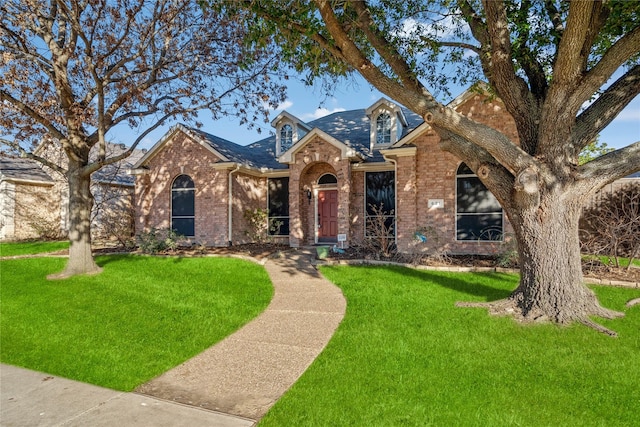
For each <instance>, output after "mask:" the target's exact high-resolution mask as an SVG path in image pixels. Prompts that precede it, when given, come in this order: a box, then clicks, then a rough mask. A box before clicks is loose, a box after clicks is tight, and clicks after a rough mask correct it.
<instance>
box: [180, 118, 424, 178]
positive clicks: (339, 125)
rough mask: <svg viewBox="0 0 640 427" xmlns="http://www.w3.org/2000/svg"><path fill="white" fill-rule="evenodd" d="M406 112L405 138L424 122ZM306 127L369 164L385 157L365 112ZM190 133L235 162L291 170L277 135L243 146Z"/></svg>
mask: <svg viewBox="0 0 640 427" xmlns="http://www.w3.org/2000/svg"><path fill="white" fill-rule="evenodd" d="M403 113H404V115H405V118H406V119H407V123H408V127H407V128H405V130H404V134H403V135H402V136H405V135H406V134H407V133H409V132H410V131H412V130H413V129H415V128H416V127H418V126H419V125H420V124H422V122H423V120H422V118H421V117H420V116H418V115H417V114H415V113H413V112H412V111H410V110H407V109H404V108H403ZM306 124H307V125H308V127H309V128H311V129H313V128H318V129H320V130H321V131H323V132H325V133H326V134H328V135H331V136H332V137H334V138H336V139H337V140H339V141H341V142H343V143H344V144H346V145H347V146H349V147H351V148H353V149H354V150H356V151H357V152H358V153H359V154H361V155H362V157H363V158H364V159H365V161H366V162H367V161H368V162H375V161H383V158H382V155H381V154H380V153H379V152H378V151H375V152H373V153H372V152H371V150H370V149H369V146H370V141H371V140H370V138H371V137H370V126H371V124H370V121H369V118H368V117H367V115H366V113H365V110H364V109H360V110H351V111H342V112H338V113H333V114H330V115H328V116H325V117H321V118H319V119H316V120H313V121H311V122H308V123H306ZM189 130H191V131H192V132H194V133H196V134H198V135H199V136H201V137H202V138H204V139H205V140H206V141H207V142H208V143H209V144H210V145H211V147H212V148H213V149H215V150H216V151H218V152H219V153H220V154H222V155H223V156H225V157H227V158H228V159H229V160H230V161H232V162H237V163H242V164H246V165H248V166H251V167H255V168H268V169H287V167H288V166H287V165H286V164H282V163H280V162H278V160H277V159H276V153H275V147H276V137H275V136H274V135H271V136H269V137H267V138H264V139H261V140H259V141H256V142H254V143H253V144H250V145H247V146H242V145H238V144H236V143H233V142H231V141H228V140H226V139H223V138H219V137H217V136H215V135H211V134H209V133H207V132H203V131H201V130H199V129H193V128H189Z"/></svg>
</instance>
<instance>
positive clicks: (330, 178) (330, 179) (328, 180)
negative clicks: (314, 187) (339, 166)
mask: <svg viewBox="0 0 640 427" xmlns="http://www.w3.org/2000/svg"><path fill="white" fill-rule="evenodd" d="M337 183H338V179H337V178H336V176H335V175H334V174H331V173H325V174H324V175H322V176H321V177H320V178H319V179H318V184H320V185H322V184H337Z"/></svg>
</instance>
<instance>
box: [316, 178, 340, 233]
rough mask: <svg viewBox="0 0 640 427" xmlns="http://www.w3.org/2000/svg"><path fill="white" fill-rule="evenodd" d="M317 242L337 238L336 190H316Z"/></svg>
mask: <svg viewBox="0 0 640 427" xmlns="http://www.w3.org/2000/svg"><path fill="white" fill-rule="evenodd" d="M317 226H318V243H329V242H336V241H337V239H338V190H318V224H317Z"/></svg>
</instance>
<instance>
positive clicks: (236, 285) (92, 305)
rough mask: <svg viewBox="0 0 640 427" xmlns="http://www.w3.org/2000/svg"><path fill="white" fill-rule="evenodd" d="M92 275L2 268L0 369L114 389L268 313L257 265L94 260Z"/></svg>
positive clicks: (28, 265)
mask: <svg viewBox="0 0 640 427" xmlns="http://www.w3.org/2000/svg"><path fill="white" fill-rule="evenodd" d="M97 261H98V264H100V265H101V266H102V267H104V271H103V272H102V273H101V274H99V275H96V276H84V277H75V278H71V279H67V280H61V281H47V280H46V279H45V277H46V275H47V274H50V273H54V272H57V271H60V270H62V268H63V266H64V263H65V262H66V259H57V258H34V259H22V260H5V261H0V271H1V274H0V280H1V283H0V298H1V299H0V332H1V333H0V361H2V363H8V364H12V365H17V366H23V367H26V368H29V369H34V370H38V371H43V372H47V373H50V374H54V375H60V376H63V377H67V378H72V379H76V380H79V381H84V382H88V383H92V384H97V385H101V386H104V387H110V388H113V389H118V390H125V391H128V390H132V389H133V388H135V387H136V386H137V385H139V384H141V383H143V382H145V381H147V380H149V379H151V378H153V377H155V376H157V375H159V374H161V373H162V372H164V371H166V370H168V369H170V368H172V367H174V366H176V365H178V364H179V363H181V362H183V361H184V360H186V359H188V358H190V357H192V356H194V355H196V354H198V353H200V352H201V351H202V350H204V349H206V348H207V347H209V346H211V345H213V344H214V343H216V342H218V341H220V340H221V339H223V338H224V337H225V336H227V335H229V334H230V333H232V332H233V331H235V330H237V329H238V328H239V327H240V326H242V325H243V324H245V323H246V322H248V321H249V320H251V319H252V318H254V317H255V316H256V315H258V314H259V313H260V312H261V311H263V310H264V309H265V308H266V306H267V305H268V303H269V301H270V299H271V296H272V293H273V287H272V285H271V282H270V280H269V277H268V275H267V273H266V272H265V271H264V268H262V267H261V266H259V265H256V264H253V263H250V262H247V261H243V260H237V259H226V258H152V257H143V256H109V257H99V258H97Z"/></svg>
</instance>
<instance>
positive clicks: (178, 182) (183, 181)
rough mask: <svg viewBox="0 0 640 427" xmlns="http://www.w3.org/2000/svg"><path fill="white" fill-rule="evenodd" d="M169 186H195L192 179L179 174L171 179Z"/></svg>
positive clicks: (174, 187) (175, 187)
mask: <svg viewBox="0 0 640 427" xmlns="http://www.w3.org/2000/svg"><path fill="white" fill-rule="evenodd" d="M171 188H173V189H178V188H195V186H194V185H193V180H192V179H191V178H190V177H189V176H188V175H180V176H179V177H177V178H176V179H175V181H173V185H172V186H171Z"/></svg>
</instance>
